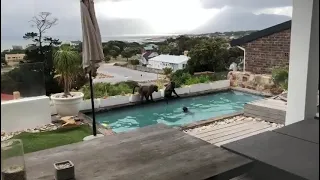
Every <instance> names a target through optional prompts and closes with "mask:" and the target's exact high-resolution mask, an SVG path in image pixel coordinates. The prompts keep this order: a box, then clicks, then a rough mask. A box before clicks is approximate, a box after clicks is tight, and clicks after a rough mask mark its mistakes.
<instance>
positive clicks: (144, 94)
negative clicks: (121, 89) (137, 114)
mask: <svg viewBox="0 0 320 180" xmlns="http://www.w3.org/2000/svg"><path fill="white" fill-rule="evenodd" d="M136 87H139V89H138V93H139V94H140V98H141V99H140V100H141V102H142V101H143V98H145V99H146V101H149V97H150V99H151V101H153V98H152V93H153V92H158V86H157V85H153V84H152V85H149V86H135V87H134V88H133V90H132V94H134V90H135V89H136Z"/></svg>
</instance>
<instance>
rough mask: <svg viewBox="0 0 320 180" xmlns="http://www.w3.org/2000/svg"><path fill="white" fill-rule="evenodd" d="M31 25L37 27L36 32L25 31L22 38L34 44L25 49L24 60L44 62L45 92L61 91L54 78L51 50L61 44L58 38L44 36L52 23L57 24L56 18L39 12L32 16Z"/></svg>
mask: <svg viewBox="0 0 320 180" xmlns="http://www.w3.org/2000/svg"><path fill="white" fill-rule="evenodd" d="M30 22H31V23H32V25H31V26H32V27H35V28H36V29H37V31H36V32H27V33H26V34H25V35H24V36H23V38H24V39H26V40H32V41H33V42H34V44H31V46H30V47H29V48H27V49H26V51H25V54H26V56H25V60H26V61H27V62H28V63H36V62H41V63H43V64H44V68H43V69H39V70H38V71H43V75H44V77H45V86H46V94H47V95H50V94H52V93H57V92H60V91H61V88H60V87H59V85H58V83H57V81H55V80H54V74H55V70H54V67H53V51H55V49H57V47H56V46H58V45H59V44H61V42H60V41H59V39H53V38H51V37H47V36H45V33H46V32H47V31H48V30H49V29H50V28H51V27H53V26H54V25H56V24H57V22H58V19H57V18H51V13H49V12H41V13H39V15H37V16H34V17H33V18H32V20H31V21H30Z"/></svg>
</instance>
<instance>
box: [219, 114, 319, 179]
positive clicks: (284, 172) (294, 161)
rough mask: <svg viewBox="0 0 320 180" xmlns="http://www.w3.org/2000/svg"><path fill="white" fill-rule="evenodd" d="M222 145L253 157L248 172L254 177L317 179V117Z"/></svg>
mask: <svg viewBox="0 0 320 180" xmlns="http://www.w3.org/2000/svg"><path fill="white" fill-rule="evenodd" d="M222 147H223V148H225V149H228V150H230V151H232V152H235V153H237V154H241V155H243V156H245V157H248V158H250V159H252V160H256V161H255V164H257V165H255V167H256V168H255V170H252V171H251V172H252V173H251V174H250V175H248V176H250V177H256V178H253V179H260V180H262V179H290V180H296V179H299V180H301V179H309V180H316V179H319V121H318V120H314V119H308V120H303V121H300V122H297V123H294V124H291V125H288V126H285V127H283V128H279V129H276V130H274V131H269V132H265V133H261V134H258V135H255V136H251V137H248V138H245V139H241V140H239V141H236V142H232V143H229V144H225V145H223V146H222ZM261 167H263V168H261ZM262 169H263V170H264V171H262ZM257 172H260V173H257ZM266 172H268V173H266Z"/></svg>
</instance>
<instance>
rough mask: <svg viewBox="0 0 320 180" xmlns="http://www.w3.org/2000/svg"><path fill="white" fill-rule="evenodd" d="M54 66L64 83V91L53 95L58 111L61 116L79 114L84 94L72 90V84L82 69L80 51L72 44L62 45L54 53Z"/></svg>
mask: <svg viewBox="0 0 320 180" xmlns="http://www.w3.org/2000/svg"><path fill="white" fill-rule="evenodd" d="M53 60H54V67H55V69H56V73H57V76H56V78H59V81H60V82H61V83H62V84H63V87H64V92H63V93H58V94H53V95H51V99H52V100H53V103H54V105H55V107H56V110H57V113H58V114H59V115H61V116H76V115H78V113H79V111H80V108H81V102H82V100H83V96H84V94H83V93H82V92H70V89H71V84H72V81H73V80H74V78H75V77H76V76H77V74H78V73H79V72H81V71H82V69H81V58H80V55H79V53H78V52H76V51H73V50H72V49H71V47H70V46H61V47H60V49H59V50H58V51H57V52H55V53H54V59H53Z"/></svg>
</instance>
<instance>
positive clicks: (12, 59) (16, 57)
mask: <svg viewBox="0 0 320 180" xmlns="http://www.w3.org/2000/svg"><path fill="white" fill-rule="evenodd" d="M25 56H26V55H25V54H6V55H5V56H4V59H5V60H6V62H7V63H8V65H9V66H13V65H16V64H19V62H20V61H22V60H23V59H24V57H25Z"/></svg>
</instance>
